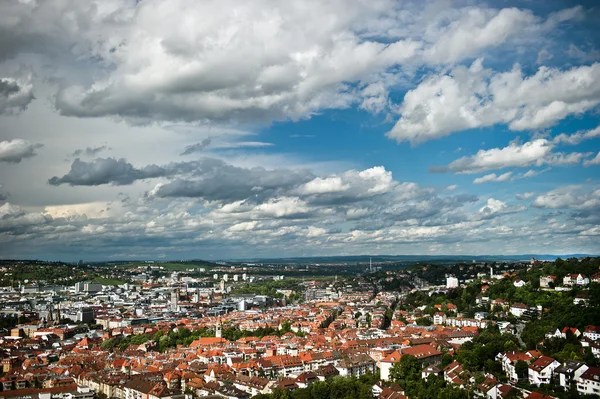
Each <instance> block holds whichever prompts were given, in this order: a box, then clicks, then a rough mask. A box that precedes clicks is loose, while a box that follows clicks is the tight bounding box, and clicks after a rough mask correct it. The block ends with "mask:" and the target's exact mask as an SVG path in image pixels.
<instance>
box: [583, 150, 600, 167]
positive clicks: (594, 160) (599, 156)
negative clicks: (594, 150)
mask: <svg viewBox="0 0 600 399" xmlns="http://www.w3.org/2000/svg"><path fill="white" fill-rule="evenodd" d="M593 165H600V152H598V154H596V156H595V157H594V158H592V159H589V160H586V161H583V166H593Z"/></svg>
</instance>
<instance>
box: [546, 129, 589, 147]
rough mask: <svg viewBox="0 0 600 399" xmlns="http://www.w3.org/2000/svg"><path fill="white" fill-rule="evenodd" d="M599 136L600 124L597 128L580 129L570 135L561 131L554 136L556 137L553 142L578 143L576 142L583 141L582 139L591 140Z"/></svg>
mask: <svg viewBox="0 0 600 399" xmlns="http://www.w3.org/2000/svg"><path fill="white" fill-rule="evenodd" d="M598 137H600V126H598V127H596V128H595V129H591V130H585V131H579V132H577V133H573V134H570V135H569V134H565V133H561V134H559V135H558V136H556V137H554V139H552V142H553V143H555V144H562V143H564V144H570V145H576V144H579V143H581V142H582V141H585V140H591V139H595V138H598Z"/></svg>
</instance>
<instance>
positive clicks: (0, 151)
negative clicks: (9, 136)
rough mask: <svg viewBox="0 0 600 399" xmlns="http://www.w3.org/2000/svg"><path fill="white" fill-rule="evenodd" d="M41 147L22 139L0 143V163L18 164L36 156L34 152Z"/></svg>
mask: <svg viewBox="0 0 600 399" xmlns="http://www.w3.org/2000/svg"><path fill="white" fill-rule="evenodd" d="M41 147H42V145H41V144H35V143H31V142H29V141H27V140H22V139H15V140H6V141H0V162H9V163H19V162H21V161H22V160H23V159H25V158H31V157H34V156H36V155H37V154H36V152H35V150H36V149H38V148H41Z"/></svg>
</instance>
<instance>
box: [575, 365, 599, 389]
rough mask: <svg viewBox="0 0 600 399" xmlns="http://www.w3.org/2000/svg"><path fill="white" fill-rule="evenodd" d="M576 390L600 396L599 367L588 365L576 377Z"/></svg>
mask: <svg viewBox="0 0 600 399" xmlns="http://www.w3.org/2000/svg"><path fill="white" fill-rule="evenodd" d="M577 392H579V393H580V394H582V395H595V396H600V368H598V367H590V368H589V369H587V370H586V371H585V372H584V373H583V374H581V376H580V377H579V378H578V379H577Z"/></svg>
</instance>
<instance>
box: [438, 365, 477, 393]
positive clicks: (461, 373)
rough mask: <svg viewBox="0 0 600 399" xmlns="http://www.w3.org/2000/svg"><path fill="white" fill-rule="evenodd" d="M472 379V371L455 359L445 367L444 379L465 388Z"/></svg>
mask: <svg viewBox="0 0 600 399" xmlns="http://www.w3.org/2000/svg"><path fill="white" fill-rule="evenodd" d="M470 379H471V373H470V372H469V371H467V370H465V369H464V368H463V366H462V365H461V364H460V363H459V362H457V361H454V362H452V363H450V364H449V365H447V366H446V367H445V368H444V380H445V381H447V382H449V383H451V384H454V385H457V386H459V387H460V388H464V387H465V385H466V384H468V383H469V380H470Z"/></svg>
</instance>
